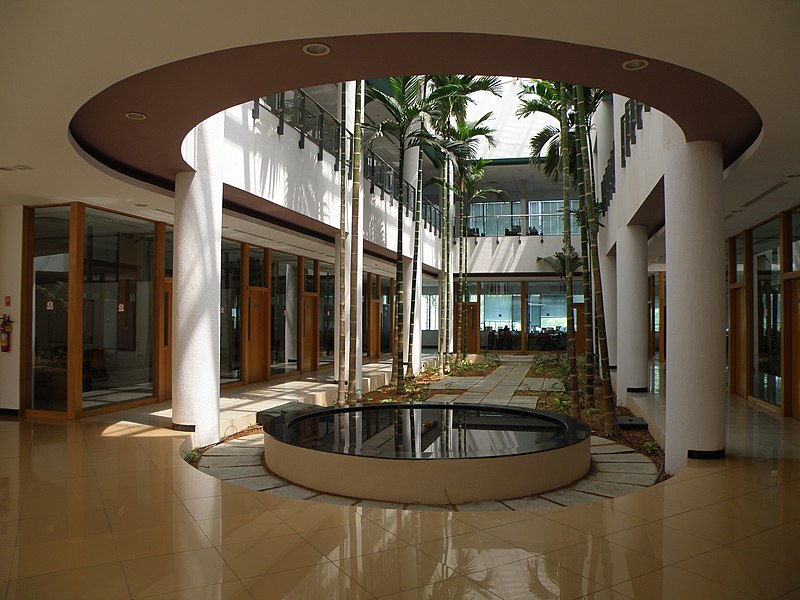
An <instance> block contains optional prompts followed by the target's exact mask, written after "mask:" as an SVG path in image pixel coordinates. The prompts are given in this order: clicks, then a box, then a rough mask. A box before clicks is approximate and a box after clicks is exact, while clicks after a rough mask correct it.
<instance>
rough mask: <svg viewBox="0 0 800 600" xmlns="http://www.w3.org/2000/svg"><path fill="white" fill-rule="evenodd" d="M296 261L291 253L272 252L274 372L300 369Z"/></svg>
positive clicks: (272, 345)
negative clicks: (298, 362) (298, 363)
mask: <svg viewBox="0 0 800 600" xmlns="http://www.w3.org/2000/svg"><path fill="white" fill-rule="evenodd" d="M297 262H298V259H297V257H296V256H294V255H292V254H284V253H282V252H274V251H273V252H272V282H271V286H270V292H271V298H272V314H271V332H272V340H271V353H270V357H271V373H272V374H273V375H276V374H280V373H286V372H289V371H295V370H297V336H298V329H297V299H298V293H297V291H298V290H297V266H298V265H297Z"/></svg>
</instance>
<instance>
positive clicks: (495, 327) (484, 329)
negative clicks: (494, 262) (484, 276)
mask: <svg viewBox="0 0 800 600" xmlns="http://www.w3.org/2000/svg"><path fill="white" fill-rule="evenodd" d="M521 289H522V284H521V283H519V282H508V283H487V282H483V283H481V298H480V308H481V336H480V337H481V350H519V349H520V348H521V347H522V338H521V331H522V296H521Z"/></svg>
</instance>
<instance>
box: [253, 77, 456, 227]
mask: <svg viewBox="0 0 800 600" xmlns="http://www.w3.org/2000/svg"><path fill="white" fill-rule="evenodd" d="M261 107H264V108H266V109H267V110H269V111H270V112H271V113H273V114H274V115H275V116H276V117H277V118H278V128H277V131H278V135H283V131H284V127H285V126H286V125H290V126H291V127H293V128H294V129H296V130H297V131H298V132H299V133H300V140H299V142H298V146H299V147H300V148H305V142H306V139H308V140H311V141H312V142H313V143H315V144H316V145H317V148H318V152H317V160H322V159H323V156H324V152H328V153H329V154H330V155H331V156H332V157H333V161H334V169H335V170H336V171H338V170H339V150H340V146H339V145H340V143H341V122H340V121H339V120H337V119H336V117H334V116H333V115H332V114H331V113H329V112H328V111H327V110H325V109H324V108H323V107H322V106H320V104H318V103H317V102H316V101H315V100H314V99H313V98H311V96H309V95H308V94H306V92H305V91H303V90H289V91H287V92H280V93H278V94H273V95H271V96H265V97H264V98H261V100H260V101H259V102H257V103H256V104H255V106H254V110H253V118H257V117H258V109H260V108H261ZM345 134H346V136H347V139H348V140H349V141H352V139H353V134H352V132H350V131H349V130H345ZM348 147H349V152H348V156H347V157H346V159H345V160H346V165H345V167H346V168H347V169H348V176H349V177H350V178H352V176H353V155H352V151H353V144H352V143H348ZM362 156H363V159H362V160H363V165H362V171H361V172H362V174H363V176H364V179H366V180H367V181H369V183H370V186H369V191H370V193H371V194H375V193H379V194H380V196H381V199H384V195H388V197H389V202H390V205H394V202H395V201H396V200H397V199H398V198H399V196H400V176H399V175H398V174H397V171H396V170H395V169H394V168H393V167H392V166H391V165H390V164H389V163H387V162H386V161H384V160H383V159H381V158H380V157H379V156H378V155H376V154H375V153H374V152H373V151H372V150H371V149H369V148H366V149H365V150H364V152H363V153H362ZM403 184H404V185H405V186H406V187H405V215H399V218H400V219H402V218H406V219H410V218H412V217H413V211H414V202H415V201H416V197H417V196H416V189H415V187H414V186H412V185H411V184H409V183H408V182H407V181H404V182H403ZM376 188H377V191H376ZM422 220H423V223H424V225H425V228H426V229H430V230H431V231H434V232H436V233H437V234H439V233H440V232H441V211H440V209H439V206H438V205H437V204H436V203H434V202H433V201H431V200H430V199H428V198H425V197H423V201H422Z"/></svg>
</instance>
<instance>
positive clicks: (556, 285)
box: [525, 280, 583, 350]
mask: <svg viewBox="0 0 800 600" xmlns="http://www.w3.org/2000/svg"><path fill="white" fill-rule="evenodd" d="M573 286H574V289H573V296H572V298H573V302H575V303H580V302H582V301H583V282H581V281H580V280H575V281H573ZM527 288H528V292H527V298H526V303H525V305H526V311H527V314H526V316H527V332H526V334H527V340H526V342H527V346H526V347H527V349H528V350H566V348H567V298H566V294H565V290H566V288H565V283H564V282H563V281H552V280H550V281H541V280H536V281H530V282H528V286H527Z"/></svg>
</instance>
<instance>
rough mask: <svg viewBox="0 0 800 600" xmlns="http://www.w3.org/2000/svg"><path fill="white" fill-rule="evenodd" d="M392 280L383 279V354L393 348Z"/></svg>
mask: <svg viewBox="0 0 800 600" xmlns="http://www.w3.org/2000/svg"><path fill="white" fill-rule="evenodd" d="M391 289H392V280H391V279H390V278H389V277H381V352H389V351H390V350H391V348H392V306H393V305H394V298H393V297H392V294H391Z"/></svg>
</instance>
